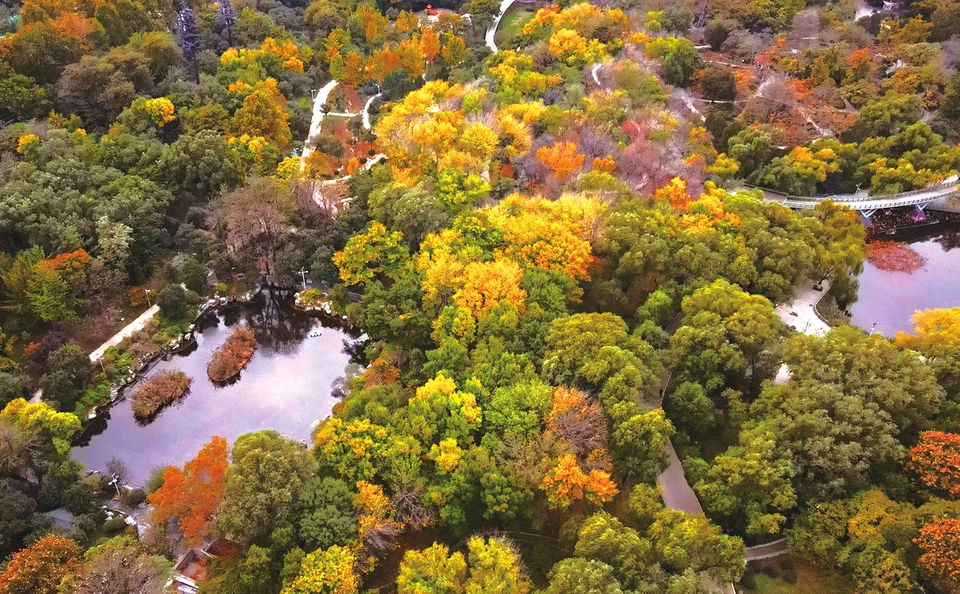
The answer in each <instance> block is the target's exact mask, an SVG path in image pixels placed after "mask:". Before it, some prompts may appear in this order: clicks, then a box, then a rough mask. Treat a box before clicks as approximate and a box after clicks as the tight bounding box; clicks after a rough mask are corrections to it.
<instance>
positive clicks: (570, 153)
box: [537, 142, 584, 180]
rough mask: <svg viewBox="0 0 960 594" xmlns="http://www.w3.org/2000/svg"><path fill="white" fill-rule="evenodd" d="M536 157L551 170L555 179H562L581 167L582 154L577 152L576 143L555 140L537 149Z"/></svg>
mask: <svg viewBox="0 0 960 594" xmlns="http://www.w3.org/2000/svg"><path fill="white" fill-rule="evenodd" d="M537 158H538V159H540V160H541V161H543V163H544V164H545V165H546V166H547V167H549V168H550V170H551V171H553V174H554V175H555V176H557V179H560V180H563V179H566V178H567V177H569V176H570V174H571V173H573V172H575V171H578V170H580V168H581V167H583V159H584V156H583V155H581V154H579V153H578V152H577V145H576V144H574V143H572V142H556V143H554V144H553V145H551V146H544V147H540V148H539V149H537Z"/></svg>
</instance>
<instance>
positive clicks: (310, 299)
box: [300, 289, 327, 305]
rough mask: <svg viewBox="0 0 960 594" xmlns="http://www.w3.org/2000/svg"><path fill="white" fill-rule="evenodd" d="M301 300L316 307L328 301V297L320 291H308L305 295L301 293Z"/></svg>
mask: <svg viewBox="0 0 960 594" xmlns="http://www.w3.org/2000/svg"><path fill="white" fill-rule="evenodd" d="M300 300H301V301H303V302H304V303H306V304H308V305H315V304H317V303H323V302H324V301H326V300H327V296H326V295H324V294H323V293H322V292H321V291H320V290H319V289H307V290H306V291H304V292H303V293H300Z"/></svg>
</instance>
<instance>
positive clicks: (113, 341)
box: [90, 305, 160, 363]
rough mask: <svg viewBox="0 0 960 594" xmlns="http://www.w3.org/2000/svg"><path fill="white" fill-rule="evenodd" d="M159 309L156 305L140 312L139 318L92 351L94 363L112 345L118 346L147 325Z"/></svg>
mask: <svg viewBox="0 0 960 594" xmlns="http://www.w3.org/2000/svg"><path fill="white" fill-rule="evenodd" d="M158 311H160V306H159V305H154V306H153V307H151V308H149V309H148V310H147V311H145V312H143V313H142V314H140V316H139V317H137V319H135V320H134V321H132V322H130V323H129V324H127V325H126V326H125V327H124V328H123V330H121V331H120V332H117V333H116V334H114V335H113V336H112V337H111V338H110V339H109V340H107V342H105V343H103V344H101V345H100V346H98V347H97V348H96V350H94V351H93V352H92V353H90V361H91V362H93V363H96V362H97V361H99V360H100V358H101V357H103V352H104V351H105V350H107V349H108V348H110V347H112V346H117V345H118V344H120V342H121V341H123V339H124V338H127V337H128V336H130V335H132V334H133V333H134V332H136V331H138V330H140V329H141V328H143V327H144V325H146V323H147V321H148V320H150V319H151V318H152V317H153V316H154V314H156V313H157V312H158Z"/></svg>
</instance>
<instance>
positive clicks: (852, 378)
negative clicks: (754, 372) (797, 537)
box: [751, 326, 944, 501]
mask: <svg viewBox="0 0 960 594" xmlns="http://www.w3.org/2000/svg"><path fill="white" fill-rule="evenodd" d="M782 354H783V361H784V363H786V364H787V366H788V368H789V369H790V380H789V381H788V382H787V383H786V384H784V385H779V386H767V387H766V388H765V389H764V390H763V392H762V393H761V394H760V397H759V398H758V399H757V401H756V402H755V403H754V404H753V405H752V406H751V414H752V415H753V416H754V417H755V418H764V419H769V420H770V421H772V422H773V425H771V426H772V427H773V428H775V430H776V436H777V443H778V444H779V446H780V447H783V448H785V449H787V450H789V451H792V452H793V467H794V471H795V472H796V475H795V477H794V488H795V489H796V491H797V494H798V496H799V498H800V500H801V501H806V500H810V499H817V500H824V499H827V500H829V499H831V498H834V497H837V496H843V495H849V494H852V493H854V492H856V491H857V490H859V489H862V488H864V487H866V486H867V485H869V484H870V483H871V476H878V475H880V474H882V473H883V472H897V470H896V468H897V466H896V465H897V463H898V461H899V460H900V459H901V458H902V457H903V455H904V454H905V448H904V446H903V445H902V443H901V441H900V439H901V436H903V437H906V436H908V435H916V433H917V432H918V431H919V430H922V429H923V428H925V427H926V426H927V425H928V424H929V420H930V418H931V416H932V415H933V414H935V412H936V411H937V409H938V407H939V406H940V403H941V402H942V401H943V398H944V392H943V389H942V388H941V387H940V386H939V385H938V384H937V381H936V378H935V377H934V375H933V371H932V370H931V369H930V367H929V366H927V365H926V364H924V363H923V361H921V360H920V358H919V355H918V353H916V352H915V351H909V350H898V349H897V348H896V347H894V345H893V344H891V343H890V341H889V340H887V339H886V338H884V337H883V336H882V335H879V334H874V335H871V336H867V335H865V334H864V333H863V332H862V331H861V330H859V329H856V328H852V327H849V326H843V327H840V328H836V329H834V330H831V331H830V332H829V333H827V334H826V335H824V336H822V337H821V336H808V335H805V334H798V335H794V336H792V337H790V338H789V339H788V340H787V341H786V342H785V343H784V345H783V349H782Z"/></svg>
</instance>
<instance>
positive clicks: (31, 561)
mask: <svg viewBox="0 0 960 594" xmlns="http://www.w3.org/2000/svg"><path fill="white" fill-rule="evenodd" d="M82 554H83V549H81V548H80V546H79V545H77V543H75V542H73V541H72V540H69V539H66V538H61V537H59V536H47V537H45V538H41V539H40V540H38V541H37V542H36V543H35V544H34V545H33V546H30V547H28V548H26V549H24V550H22V551H20V552H19V553H14V555H13V557H12V558H11V559H10V562H9V563H7V567H6V569H5V570H4V572H3V573H2V574H0V594H57V592H58V591H59V590H58V587H59V586H60V581H61V580H62V579H63V578H64V577H65V576H67V575H69V574H70V573H72V572H73V571H75V570H76V568H77V567H78V565H79V564H80V557H81V555H82Z"/></svg>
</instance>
